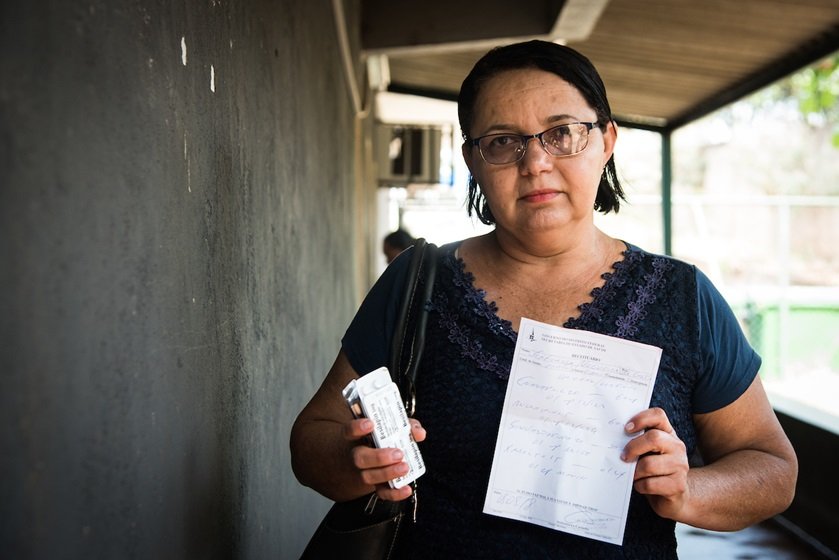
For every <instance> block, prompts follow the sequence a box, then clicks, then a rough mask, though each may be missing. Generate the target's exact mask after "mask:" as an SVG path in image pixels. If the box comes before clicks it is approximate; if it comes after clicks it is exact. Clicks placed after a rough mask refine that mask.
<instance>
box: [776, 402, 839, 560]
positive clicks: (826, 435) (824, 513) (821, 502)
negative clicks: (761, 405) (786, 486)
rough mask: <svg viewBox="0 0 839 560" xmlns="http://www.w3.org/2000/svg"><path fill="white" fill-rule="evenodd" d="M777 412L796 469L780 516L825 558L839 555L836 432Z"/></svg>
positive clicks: (837, 439) (838, 450) (837, 437)
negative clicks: (792, 490) (792, 492)
mask: <svg viewBox="0 0 839 560" xmlns="http://www.w3.org/2000/svg"><path fill="white" fill-rule="evenodd" d="M777 414H778V419H779V420H780V421H781V425H782V426H783V427H784V431H785V432H786V433H787V436H788V437H789V439H790V441H791V442H792V445H793V447H795V452H796V454H797V455H798V471H799V472H798V485H797V487H796V489H795V499H794V500H793V502H792V505H791V506H790V507H789V509H788V510H787V511H785V512H784V513H783V514H782V518H783V519H784V520H786V521H787V522H788V523H787V524H786V525H789V524H792V526H793V528H794V529H795V531H794V532H795V533H796V534H797V536H799V537H802V538H804V540H805V542H809V543H810V544H812V545H814V546H815V547H816V548H817V550H820V551H821V552H822V553H823V555H824V556H825V558H839V534H837V531H836V529H837V528H839V508H837V506H836V504H839V482H837V479H836V466H837V458H839V435H837V434H835V433H833V432H829V431H827V430H825V429H822V428H819V427H817V426H814V425H813V424H810V423H807V422H802V421H801V420H798V419H797V418H794V417H792V416H790V415H787V414H784V413H781V412H778V413H777Z"/></svg>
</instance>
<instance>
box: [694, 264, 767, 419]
mask: <svg viewBox="0 0 839 560" xmlns="http://www.w3.org/2000/svg"><path fill="white" fill-rule="evenodd" d="M694 270H695V272H696V299H697V314H698V324H699V345H700V349H701V352H702V357H701V364H702V371H701V373H700V376H699V379H698V381H697V385H696V390H695V392H694V397H693V409H694V412H696V413H699V414H703V413H707V412H713V411H714V410H719V409H720V408H723V407H725V406H727V405H729V404H731V403H732V402H734V401H735V400H737V399H738V398H739V397H740V395H742V394H743V393H744V392H745V391H746V389H748V387H749V385H751V383H752V381H753V380H754V378H755V376H756V375H757V373H758V371H759V370H760V364H761V359H760V356H758V354H757V352H755V350H754V349H753V348H752V347H751V345H750V344H749V341H748V340H747V339H746V336H745V334H744V333H743V329H741V328H740V324H739V323H738V322H737V317H735V315H734V312H733V311H732V310H731V307H729V305H728V303H727V302H726V301H725V299H723V297H722V295H721V294H720V293H719V291H717V289H716V288H715V287H714V285H713V284H712V283H711V281H710V280H709V279H708V277H707V276H705V274H703V273H702V271H700V270H699V269H696V268H694Z"/></svg>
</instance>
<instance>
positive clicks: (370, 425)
mask: <svg viewBox="0 0 839 560" xmlns="http://www.w3.org/2000/svg"><path fill="white" fill-rule="evenodd" d="M361 429H362V430H371V429H373V423H372V422H371V421H370V420H365V421H363V422H362V423H361Z"/></svg>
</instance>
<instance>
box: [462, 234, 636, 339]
mask: <svg viewBox="0 0 839 560" xmlns="http://www.w3.org/2000/svg"><path fill="white" fill-rule="evenodd" d="M621 255H622V256H623V258H622V259H621V260H618V261H615V262H614V263H612V271H610V272H604V273H603V274H601V275H600V277H601V278H602V279H603V280H605V282H604V283H603V285H602V286H597V287H595V288H594V289H592V291H591V292H590V294H589V295H590V296H591V301H588V302H585V303H581V304H580V305H578V306H577V309H579V310H580V314H579V315H578V316H577V317H569V318H568V319H567V320H566V321H565V322H564V323H563V324H562V326H563V327H565V328H571V329H573V328H578V329H579V328H582V325H584V324H586V323H588V322H589V321H591V320H594V321H597V320H599V319H600V318H601V317H602V316H603V314H604V313H605V310H604V309H603V308H602V305H600V303H601V302H603V301H607V300H609V298H610V296H612V295H614V294H615V292H617V290H619V289H620V288H622V287H623V286H624V284H625V283H626V280H627V275H626V274H624V272H625V271H626V270H628V269H629V268H631V266H632V265H633V264H634V263H636V262H638V261H640V260H641V251H637V250H633V249H631V248H630V247H627V248H626V250H624V251H622V252H621ZM446 265H447V266H448V267H449V268H450V269H451V271H452V273H453V281H454V284H455V286H457V287H459V288H461V289H462V290H463V293H464V297H465V299H466V300H467V302H468V303H470V304H471V305H470V307H471V308H472V309H473V310H474V311H475V312H476V313H478V315H480V316H481V317H483V318H485V319H486V320H487V321H488V323H489V328H490V330H491V331H492V332H496V333H498V334H501V335H503V336H504V337H505V338H508V339H509V340H511V341H513V342H515V341H516V339H517V338H518V333H517V332H516V331H515V330H514V329H513V324H512V322H510V321H508V320H506V319H502V318H501V317H499V316H498V305H497V304H496V303H495V302H494V301H488V300H487V299H486V291H485V290H482V289H479V288H477V287H475V276H474V275H473V274H472V273H471V272H467V271H466V263H465V262H464V261H463V259H461V258H460V257H458V256H457V252H456V250H455V251H452V252H451V253H449V254H448V255H446Z"/></svg>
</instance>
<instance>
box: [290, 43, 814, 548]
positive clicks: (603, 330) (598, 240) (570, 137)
mask: <svg viewBox="0 0 839 560" xmlns="http://www.w3.org/2000/svg"><path fill="white" fill-rule="evenodd" d="M458 113H459V119H460V125H461V130H462V131H463V135H464V137H463V146H462V152H463V157H464V159H465V161H466V164H467V166H468V167H469V170H470V175H471V176H470V179H469V191H468V195H467V196H468V199H467V203H468V212H469V214H470V215H471V214H473V213H474V214H476V215H477V217H478V218H479V219H480V220H481V221H482V222H484V223H485V224H490V225H494V230H493V231H491V232H490V233H488V234H485V235H481V236H477V237H471V238H468V239H465V240H463V241H459V242H455V243H451V244H448V245H444V246H442V247H441V248H440V251H439V253H438V259H439V261H438V263H437V277H436V280H435V285H434V295H433V297H432V301H431V304H430V312H429V317H428V329H427V333H426V348H425V354H424V358H423V360H422V362H421V365H420V370H419V373H418V375H417V380H416V391H417V393H416V407H417V408H416V419H414V420H412V422H413V434H414V437H415V439H416V440H417V441H418V442H420V443H419V445H420V449H421V452H422V455H423V458H424V460H425V464H426V469H427V471H426V473H425V474H424V475H423V476H422V477H421V478H420V479H419V481H418V482H419V484H418V487H417V496H416V498H417V499H416V504H415V505H416V522H415V523H412V524H411V523H409V524H408V525H407V526H408V527H409V528H410V530H409V531H408V532H407V533H405V534H404V535H402V536H401V537H400V543H399V550H398V553H399V554H398V557H400V558H421V559H429V558H525V559H536V558H539V559H546V558H556V559H562V558H575V559H576V558H638V559H661V558H676V557H677V552H676V547H677V543H676V538H675V524H676V522H681V523H686V524H688V525H693V526H695V527H701V528H705V529H711V530H717V531H732V530H737V529H741V528H744V527H746V526H748V525H750V524H754V523H756V522H758V521H761V520H763V519H766V518H768V517H770V516H772V515H775V514H776V513H779V512H781V511H783V510H784V509H785V508H787V507H788V505H789V504H790V502H791V500H792V498H793V494H794V489H795V483H796V477H797V469H798V467H797V460H796V457H795V453H794V451H793V449H792V446H791V445H790V442H789V440H788V439H787V437H786V435H785V434H784V432H783V430H782V428H781V426H780V424H779V422H778V420H777V418H776V416H775V414H774V411H773V410H772V408H771V406H770V405H769V402H768V400H767V397H766V394H765V392H764V389H763V386H762V385H761V382H760V377H759V376H758V370H759V368H760V364H761V360H760V357H759V356H758V355H757V353H756V352H755V351H754V350H753V349H752V348H751V346H750V345H749V343H748V342H747V340H746V338H745V336H744V335H743V333H742V331H741V329H740V326H739V324H738V322H737V320H736V318H735V316H734V314H733V313H732V311H731V309H730V307H729V306H728V305H727V304H726V302H725V301H724V299H723V298H722V296H721V295H720V293H719V292H718V291H717V290H716V289H715V287H714V286H713V284H712V283H711V282H710V280H709V279H708V278H707V277H706V276H705V275H704V274H703V273H702V272H701V271H700V270H698V269H697V268H696V267H695V266H692V265H690V264H687V263H684V262H681V261H679V260H676V259H674V258H670V257H666V256H662V255H656V254H652V253H649V252H647V251H645V250H643V249H641V248H640V247H637V246H635V245H632V244H631V243H627V242H625V241H623V240H620V239H615V238H612V237H610V236H609V235H607V234H605V233H604V232H603V231H601V230H600V229H598V228H597V227H596V226H595V225H594V221H593V216H594V212H595V211H599V212H604V213H606V212H610V211H615V212H617V211H618V209H619V206H620V201H621V200H623V199H624V195H623V191H622V188H621V186H620V183H619V181H618V178H617V176H616V172H615V163H614V159H613V155H612V154H613V151H614V149H615V144H616V142H617V141H618V129H617V126H616V125H615V122H614V120H613V118H612V114H611V109H610V107H609V103H608V100H607V97H606V91H605V87H604V85H603V82H602V81H601V78H600V76H599V75H598V73H597V71H596V69H595V68H594V67H593V65H592V64H591V62H590V61H589V60H588V59H587V58H586V57H584V56H583V55H582V54H580V53H579V52H577V51H575V50H573V49H571V48H568V47H565V46H561V45H557V44H554V43H550V42H544V41H530V42H524V43H517V44H513V45H508V46H503V47H499V48H496V49H493V50H491V51H490V52H489V53H487V54H485V55H484V56H483V58H481V59H480V60H479V61H478V62H477V63H476V65H475V66H474V68H473V69H472V71H471V73H470V74H469V75H468V76H467V77H466V79H465V81H464V82H463V86H462V88H461V91H460V95H459V99H458ZM410 254H411V250H408V251H405V253H403V254H402V255H400V256H399V257H398V258H397V259H396V260H395V261H394V262H393V264H392V265H391V266H389V267H388V268H387V269H386V270H385V272H384V273H383V274H382V276H381V277H380V279H379V280H378V281H377V283H376V284H375V286H374V287H373V288H372V289H371V291H370V292H369V294H368V295H367V297H366V298H365V300H364V302H363V303H362V305H361V308H360V309H359V311H358V313H357V314H356V316H355V318H354V319H353V321H352V323H351V324H350V326H349V328H348V329H347V331H346V334H345V336H344V338H343V340H342V347H341V350H340V352H339V353H338V357H337V359H336V360H335V363H334V365H333V366H332V368H331V370H330V371H329V373H328V374H327V376H326V379H325V380H324V382H323V385H322V386H321V387H320V389H319V390H318V391H317V392H316V394H315V395H314V397H313V398H312V400H311V401H310V402H309V403H308V404H307V405H306V406H305V408H304V409H303V410H302V411H301V413H300V415H299V416H298V419H297V421H296V423H295V425H294V427H293V429H292V437H291V449H292V466H293V468H294V472H295V473H296V476H297V477H298V479H299V480H300V481H301V482H302V483H303V484H305V485H307V486H310V487H311V488H313V489H315V490H316V491H318V492H320V493H321V494H323V495H324V496H327V497H329V498H331V499H333V500H338V501H342V500H349V499H352V498H357V497H359V496H362V495H364V494H365V493H369V492H372V491H375V492H376V493H377V494H378V495H379V497H381V498H383V499H386V500H405V499H408V498H409V497H410V495H411V493H412V489H411V488H410V487H404V488H401V489H391V488H389V487H388V485H387V481H388V480H390V479H393V478H395V477H397V476H399V475H401V474H403V473H405V472H407V470H408V467H407V465H406V463H405V462H404V461H403V459H402V454H401V453H400V452H399V451H398V450H394V449H374V448H371V447H368V446H366V445H365V444H364V439H363V438H364V436H366V435H367V434H369V433H370V432H371V431H372V429H373V427H372V422H371V421H370V420H366V419H360V420H353V418H352V416H351V415H350V412H349V410H348V408H347V406H346V404H345V403H344V402H343V400H342V397H341V389H342V388H343V387H344V386H346V384H347V383H348V382H349V381H350V380H351V379H354V378H357V377H358V376H359V375H364V374H365V373H367V372H370V371H372V370H374V369H375V368H377V367H379V366H382V365H386V363H387V353H388V347H389V342H390V341H389V337H388V333H390V332H392V330H393V325H392V324H390V323H392V322H393V320H394V319H393V318H394V316H395V312H394V309H395V308H396V307H397V305H398V301H397V300H398V297H399V296H398V294H399V286H400V285H401V283H402V282H403V281H404V278H405V275H406V268H407V266H408V263H409V261H410ZM523 317H527V318H530V319H534V320H536V321H541V322H544V323H550V324H554V325H560V326H563V327H566V328H569V329H583V330H587V331H591V332H596V333H600V334H605V335H609V336H613V337H617V338H621V339H626V340H632V341H637V342H641V343H645V344H651V345H655V346H657V347H659V348H661V349H662V358H661V363H660V366H659V370H658V373H657V377H656V381H655V386H654V389H653V395H652V401H651V403H650V406H649V408H646V405H642V406H640V407H639V410H638V412H637V414H635V415H634V416H633V417H632V418H625V419H622V420H621V422H625V424H624V431H625V433H626V434H627V436H629V437H631V439H630V440H629V443H628V444H627V445H626V446H625V447H624V448H623V449H616V450H615V451H614V454H615V460H616V461H617V460H622V461H626V462H629V463H631V462H637V463H636V467H635V470H634V481H633V490H632V496H631V500H630V505H629V513H628V517H627V524H626V529H625V533H624V540H623V544H622V546H618V545H614V544H609V543H604V542H600V541H597V540H593V539H587V538H584V537H580V536H575V535H571V534H569V533H565V532H561V531H556V530H552V529H548V528H544V527H541V526H538V525H535V524H531V523H524V522H520V521H513V520H509V519H505V518H502V517H496V516H492V515H488V514H485V513H483V511H482V509H483V504H484V500H485V498H486V492H487V486H488V481H489V474H490V469H491V466H492V460H493V454H494V451H495V443H496V437H497V435H498V431H499V422H500V418H501V412H502V407H503V406H504V397H505V394H506V385H507V380H508V378H509V375H510V367H511V364H512V359H513V352H514V349H515V346H516V340H517V337H518V336H519V325H520V322H521V319H522V318H523ZM389 322H390V323H389ZM426 436H427V437H426ZM697 454H698V455H699V456H701V460H702V461H701V463H700V464H696V463H695V462H693V461H689V459H688V458H689V457H694V456H695V455H697Z"/></svg>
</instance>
